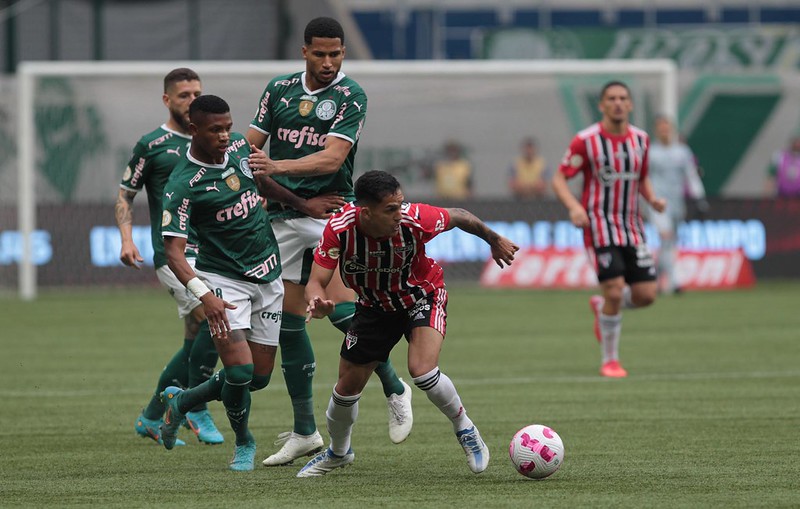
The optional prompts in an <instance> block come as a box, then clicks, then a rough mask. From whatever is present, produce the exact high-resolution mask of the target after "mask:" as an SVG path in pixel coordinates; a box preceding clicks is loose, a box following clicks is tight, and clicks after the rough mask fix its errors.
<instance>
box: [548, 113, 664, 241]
mask: <svg viewBox="0 0 800 509" xmlns="http://www.w3.org/2000/svg"><path fill="white" fill-rule="evenodd" d="M649 147H650V139H649V137H648V136H647V133H646V132H644V131H643V130H641V129H639V128H638V127H634V126H632V125H630V126H628V132H627V134H624V135H614V134H610V133H608V132H606V131H605V130H603V127H602V125H601V124H600V123H599V122H598V123H597V124H594V125H592V126H589V127H587V128H586V129H584V130H583V131H581V132H579V133H578V134H577V135H575V138H573V139H572V143H570V145H569V148H568V149H567V152H566V154H564V159H563V160H562V161H561V165H560V166H559V168H558V170H559V171H560V172H562V173H563V174H564V176H565V177H566V178H568V179H569V178H572V177H574V176H576V175H578V174H579V173H582V174H583V197H582V200H581V201H582V203H583V206H584V208H585V209H586V212H587V214H588V215H589V227H588V228H586V229H584V242H585V244H586V246H587V247H589V246H593V247H605V246H635V245H638V244H643V243H644V242H645V238H644V225H643V224H642V216H641V214H640V212H639V185H640V183H641V182H642V181H643V180H644V179H645V178H646V177H647V154H648V149H649Z"/></svg>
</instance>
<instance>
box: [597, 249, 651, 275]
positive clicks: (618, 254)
mask: <svg viewBox="0 0 800 509" xmlns="http://www.w3.org/2000/svg"><path fill="white" fill-rule="evenodd" d="M594 268H595V271H596V272H597V280H598V281H600V282H601V283H602V282H603V281H606V280H608V279H613V278H615V277H620V276H623V277H624V278H625V282H626V283H628V284H633V283H641V282H644V281H655V280H656V264H655V261H654V260H653V255H652V253H650V250H649V249H648V248H647V244H639V245H637V246H607V247H596V248H594Z"/></svg>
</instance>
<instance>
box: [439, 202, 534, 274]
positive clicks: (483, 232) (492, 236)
mask: <svg viewBox="0 0 800 509" xmlns="http://www.w3.org/2000/svg"><path fill="white" fill-rule="evenodd" d="M447 212H448V213H449V214H450V224H448V225H447V229H448V230H450V229H453V228H459V229H461V230H464V231H465V232H467V233H471V234H473V235H475V236H476V237H480V238H482V239H483V240H484V241H486V243H487V244H489V247H491V249H492V258H494V261H495V262H497V265H499V266H500V268H502V267H503V265H504V264H505V265H511V262H513V261H514V253H516V252H517V251H519V246H518V245H516V244H514V243H513V242H512V241H510V240H509V239H507V238H505V237H503V236H502V235H499V234H498V233H497V232H495V231H494V230H492V229H491V228H489V227H488V226H486V223H484V222H483V221H481V220H480V219H478V217H477V216H476V215H475V214H473V213H472V212H470V211H468V210H465V209H460V208H453V209H447Z"/></svg>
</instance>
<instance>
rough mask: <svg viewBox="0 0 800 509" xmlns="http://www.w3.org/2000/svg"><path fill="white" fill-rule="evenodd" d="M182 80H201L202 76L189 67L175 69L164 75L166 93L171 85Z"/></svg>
mask: <svg viewBox="0 0 800 509" xmlns="http://www.w3.org/2000/svg"><path fill="white" fill-rule="evenodd" d="M180 81H200V76H198V75H197V73H196V72H194V71H193V70H191V69H189V68H188V67H179V68H177V69H173V70H171V71H170V72H169V73H168V74H167V75H166V76H164V93H165V94H166V93H167V89H169V87H170V86H171V85H173V84H175V83H178V82H180Z"/></svg>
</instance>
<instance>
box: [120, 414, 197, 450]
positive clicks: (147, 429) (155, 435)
mask: <svg viewBox="0 0 800 509" xmlns="http://www.w3.org/2000/svg"><path fill="white" fill-rule="evenodd" d="M162 422H163V421H162V420H161V419H158V420H156V419H148V418H147V417H145V416H144V414H139V417H137V418H136V424H134V425H133V429H135V430H136V434H137V435H139V436H140V437H142V438H150V439H152V440H154V441H156V442H157V443H158V444H159V445H164V442H162V440H161V430H160V429H159V427H160V426H161V423H162ZM175 445H177V446H181V445H186V442H184V441H183V440H181V439H180V438H179V439H177V440H175Z"/></svg>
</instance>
